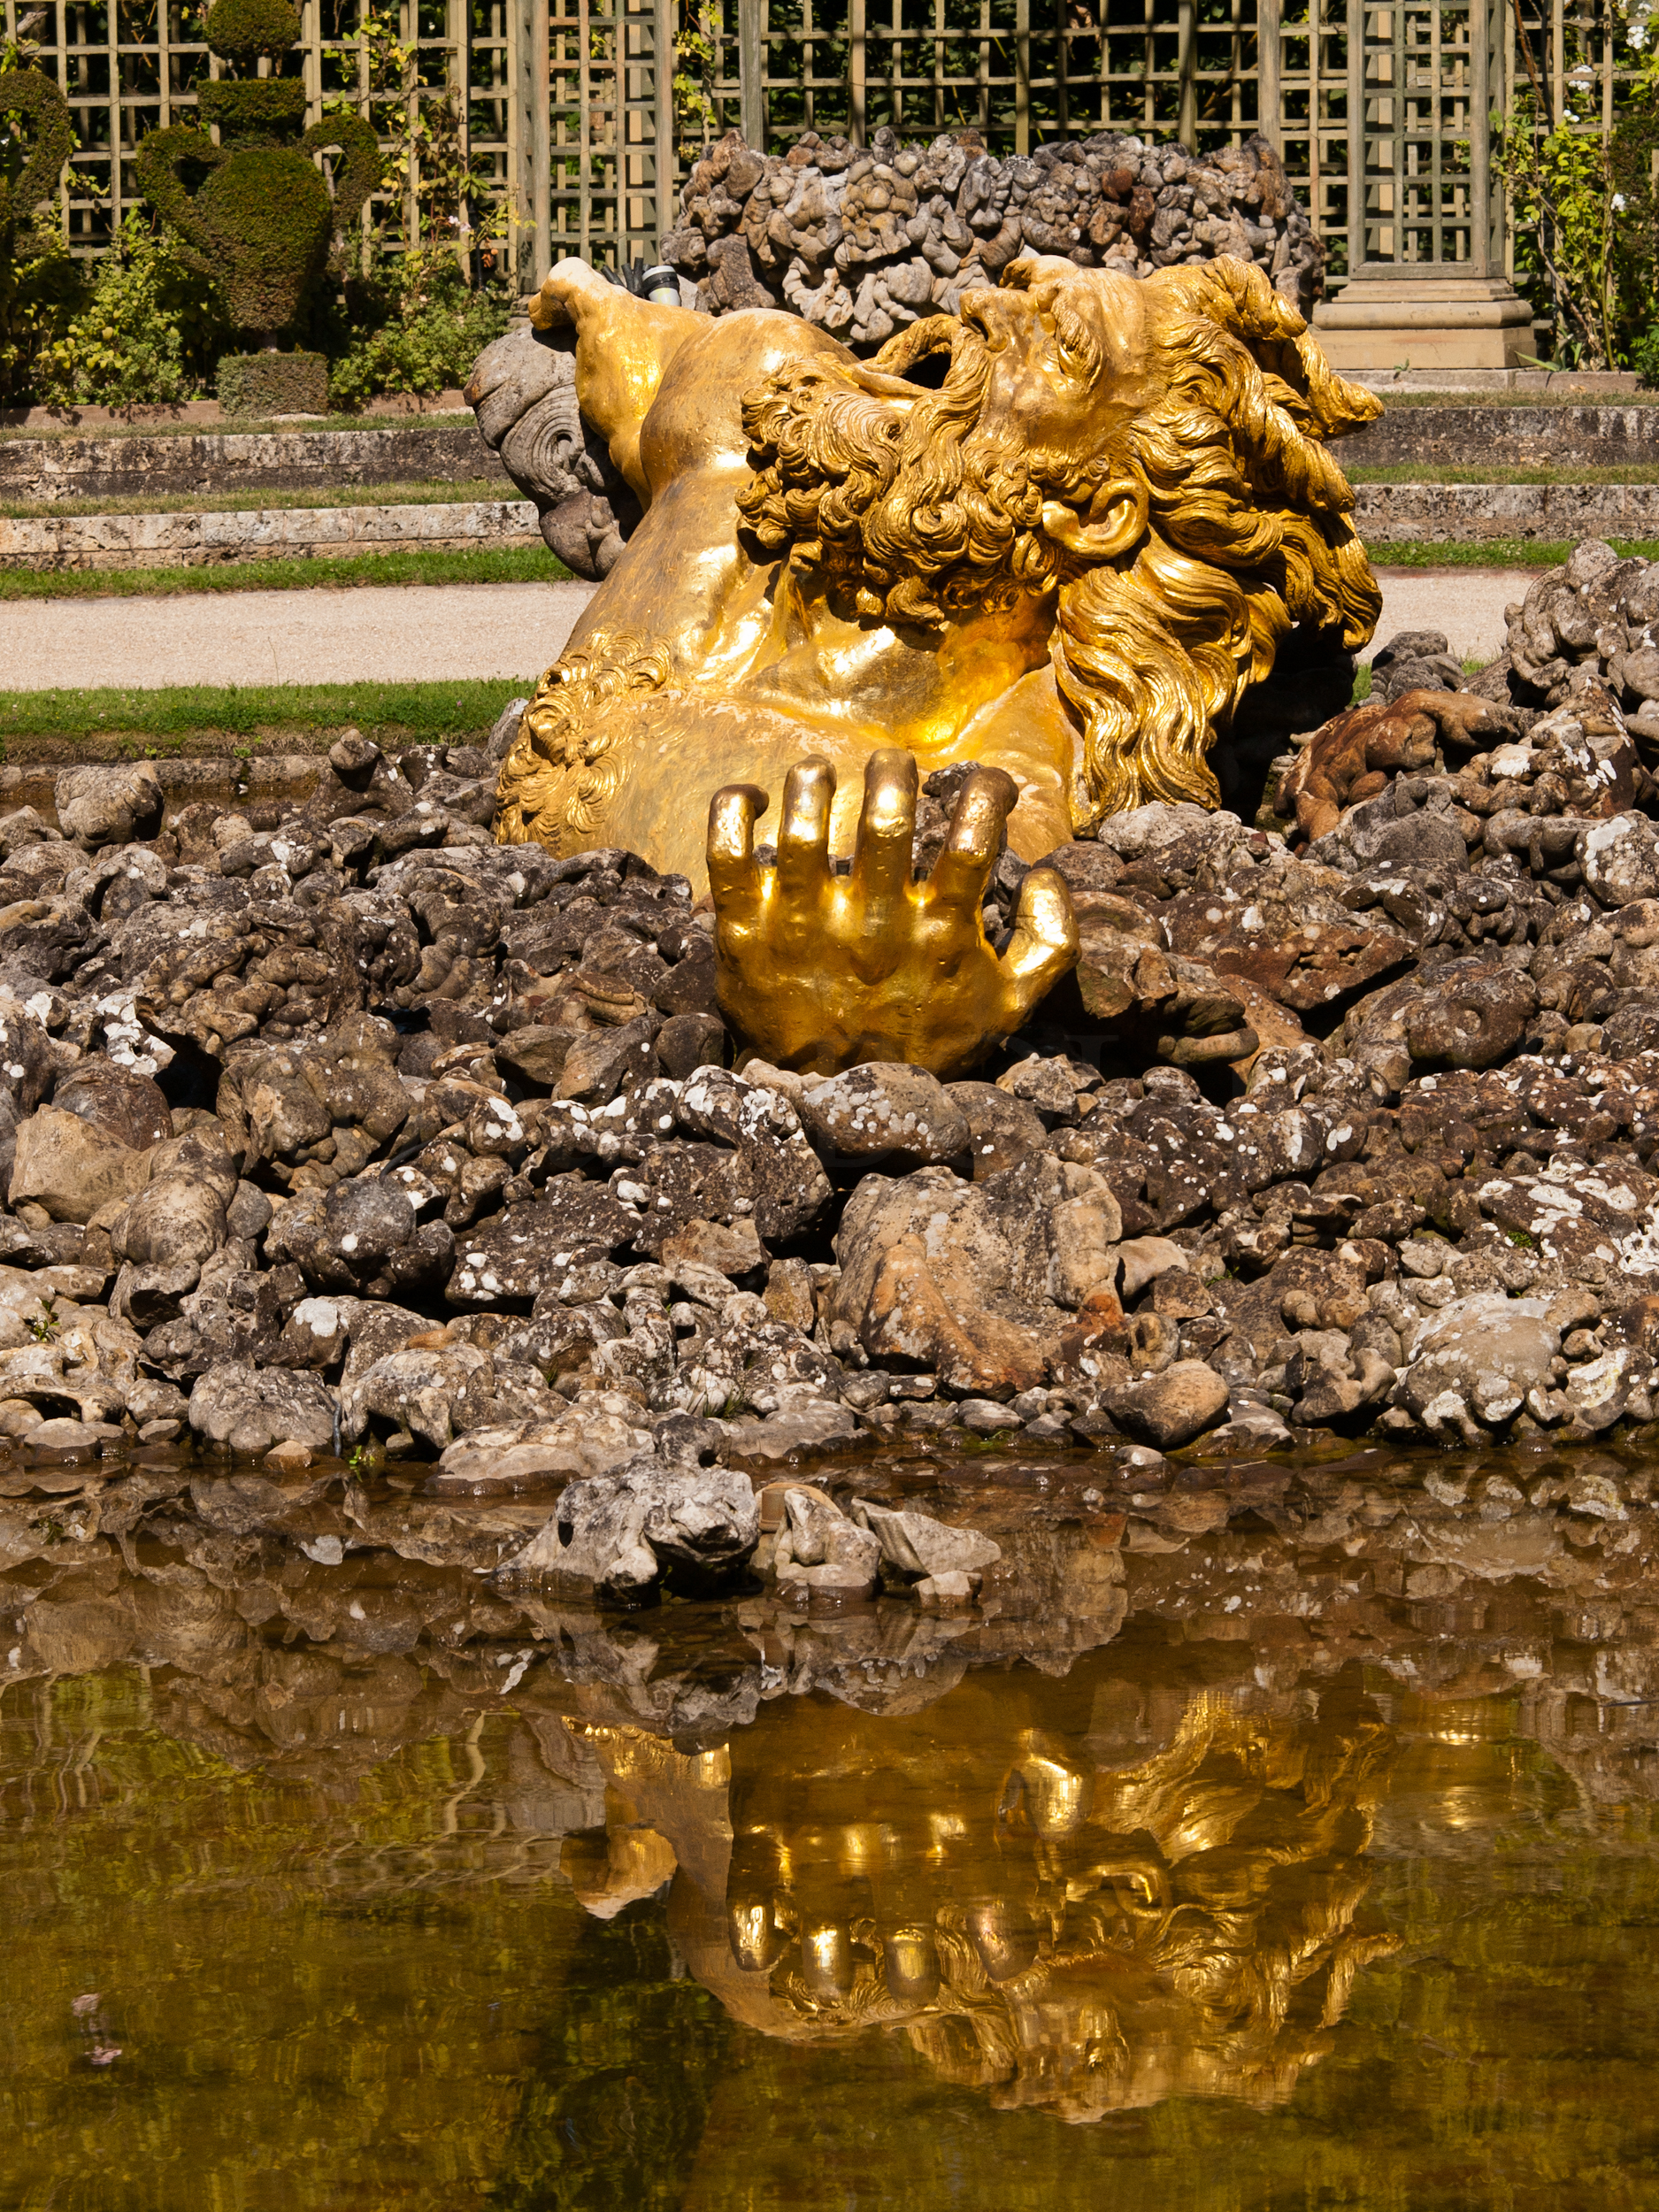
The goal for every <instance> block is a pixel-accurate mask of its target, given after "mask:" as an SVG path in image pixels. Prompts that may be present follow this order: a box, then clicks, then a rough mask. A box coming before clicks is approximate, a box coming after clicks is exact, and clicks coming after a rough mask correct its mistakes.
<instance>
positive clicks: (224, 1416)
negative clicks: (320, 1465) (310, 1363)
mask: <svg viewBox="0 0 1659 2212" xmlns="http://www.w3.org/2000/svg"><path fill="white" fill-rule="evenodd" d="M189 1421H190V1426H191V1427H192V1428H193V1429H194V1430H195V1431H196V1434H197V1435H198V1436H201V1437H205V1438H206V1440H207V1441H208V1442H209V1443H210V1444H223V1445H226V1446H227V1447H228V1448H229V1449H230V1450H231V1451H233V1452H268V1451H269V1450H270V1448H271V1447H272V1446H273V1444H281V1443H287V1442H292V1443H296V1444H304V1445H308V1446H309V1447H310V1448H311V1449H312V1450H314V1451H319V1450H326V1449H328V1448H330V1447H331V1446H332V1444H333V1442H334V1392H333V1391H332V1390H330V1389H329V1387H328V1386H327V1384H326V1383H325V1382H323V1381H321V1380H320V1379H319V1378H318V1377H317V1376H315V1375H311V1374H303V1373H293V1372H290V1371H285V1370H283V1369H280V1368H275V1369H272V1368H257V1367H250V1366H248V1365H246V1364H244V1363H239V1362H234V1361H226V1362H224V1363H220V1364H219V1365H216V1366H213V1367H210V1368H209V1369H208V1371H207V1372H206V1373H205V1374H204V1375H203V1376H201V1377H200V1379H198V1380H197V1382H196V1387H195V1389H194V1390H192V1391H191V1393H190V1407H189Z"/></svg>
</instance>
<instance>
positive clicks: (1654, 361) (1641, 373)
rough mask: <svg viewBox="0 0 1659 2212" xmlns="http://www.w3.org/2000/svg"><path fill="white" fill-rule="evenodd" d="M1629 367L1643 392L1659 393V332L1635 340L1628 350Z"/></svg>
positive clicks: (1648, 333) (1654, 331)
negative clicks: (1633, 371) (1634, 373)
mask: <svg viewBox="0 0 1659 2212" xmlns="http://www.w3.org/2000/svg"><path fill="white" fill-rule="evenodd" d="M1630 365H1631V366H1632V369H1634V370H1635V372H1636V375H1637V379H1638V380H1639V382H1640V385H1641V388H1642V389H1643V390H1644V391H1646V392H1652V391H1659V330H1650V331H1648V332H1647V334H1645V335H1644V336H1643V337H1640V338H1638V339H1637V341H1636V342H1635V344H1634V345H1633V346H1632V348H1631V349H1630Z"/></svg>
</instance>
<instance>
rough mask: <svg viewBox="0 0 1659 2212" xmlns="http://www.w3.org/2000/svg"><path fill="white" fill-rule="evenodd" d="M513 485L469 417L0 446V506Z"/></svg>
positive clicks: (32, 440)
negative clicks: (341, 488)
mask: <svg viewBox="0 0 1659 2212" xmlns="http://www.w3.org/2000/svg"><path fill="white" fill-rule="evenodd" d="M493 479H495V480H500V483H501V485H502V488H503V491H505V490H506V489H507V488H508V483H509V480H508V477H507V473H506V471H505V470H504V469H503V467H502V465H501V463H500V461H499V460H498V459H497V457H496V456H495V454H494V453H493V452H492V451H491V450H490V449H489V447H488V446H487V445H486V444H485V442H484V441H483V439H482V438H481V437H480V435H479V433H478V428H477V426H476V425H475V424H474V423H473V422H472V420H471V419H470V418H469V419H467V420H466V421H465V422H424V423H423V422H417V421H414V420H410V421H406V422H402V423H397V424H393V423H390V422H385V423H379V424H365V426H363V428H361V429H351V430H300V429H293V430H225V431H214V432H207V433H204V434H202V435H200V436H196V437H183V436H173V435H166V436H158V437H150V438H144V437H135V436H133V435H131V434H122V435H120V436H119V437H118V436H110V435H105V436H103V437H98V436H96V435H94V436H89V437H85V438H40V439H35V438H15V439H0V498H4V499H8V500H17V501H24V500H27V501H31V502H34V501H39V502H42V503H44V502H46V501H48V500H59V499H133V498H142V497H143V496H145V495H157V496H174V495H178V494H180V493H189V494H200V495H203V496H204V498H205V497H211V495H212V493H213V492H215V491H216V490H219V489H221V488H222V489H224V490H227V491H228V490H234V491H239V492H248V491H309V490H311V489H312V488H315V489H316V490H317V491H318V492H319V493H321V494H324V495H326V494H327V493H328V492H329V491H330V490H332V489H333V488H334V487H335V486H337V485H341V484H393V483H403V484H415V483H457V482H469V481H488V480H493Z"/></svg>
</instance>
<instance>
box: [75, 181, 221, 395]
mask: <svg viewBox="0 0 1659 2212" xmlns="http://www.w3.org/2000/svg"><path fill="white" fill-rule="evenodd" d="M65 258H66V257H65ZM93 267H94V269H95V271H96V274H95V275H94V276H93V278H92V280H91V287H90V296H89V297H87V298H85V299H84V301H83V303H81V304H79V306H78V308H77V311H75V312H73V314H71V315H70V316H69V317H68V319H67V326H66V327H65V329H64V330H63V332H62V334H61V335H58V336H55V337H53V338H52V339H51V340H50V342H48V343H45V344H43V345H42V346H41V347H40V348H39V349H38V352H37V353H36V356H35V373H34V386H35V393H36V395H37V396H38V397H39V398H40V399H41V400H42V402H44V403H47V404H49V405H58V406H65V407H69V406H104V407H134V406H153V405H165V404H171V403H177V402H179V401H180V400H186V399H190V398H193V397H194V396H195V395H196V392H197V391H199V390H200V388H201V387H202V383H203V380H204V378H205V377H206V375H207V373H208V372H209V369H210V366H211V362H212V360H213V358H214V357H215V356H216V355H217V354H218V353H219V350H220V349H222V347H223V346H224V344H225V342H226V340H227V337H228V335H229V332H228V328H227V324H226V320H225V315H224V311H223V309H222V307H221V306H220V304H219V301H218V300H217V298H216V297H215V296H214V294H213V292H212V290H211V288H210V286H209V285H208V284H207V283H206V282H205V281H204V279H203V277H202V276H201V275H200V274H199V273H196V271H195V270H193V269H191V268H189V267H188V266H187V265H186V264H185V262H184V260H183V258H182V257H180V254H179V252H178V250H177V249H176V248H175V247H174V246H173V244H172V242H170V241H169V240H167V239H165V238H161V237H157V235H156V234H155V233H154V232H153V231H152V230H151V229H150V227H149V225H148V224H146V223H145V221H144V220H143V219H142V217H141V216H139V215H138V214H136V213H134V214H132V215H129V216H128V217H127V220H126V222H125V223H124V224H123V225H122V227H121V232H120V235H119V239H118V240H117V242H116V245H115V248H114V250H112V251H111V252H110V253H108V254H106V255H105V256H104V258H103V260H102V261H99V262H96V263H95V264H94V265H93Z"/></svg>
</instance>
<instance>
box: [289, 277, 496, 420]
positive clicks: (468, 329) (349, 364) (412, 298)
mask: <svg viewBox="0 0 1659 2212" xmlns="http://www.w3.org/2000/svg"><path fill="white" fill-rule="evenodd" d="M348 316H349V324H348V328H349V325H350V324H355V325H356V326H357V334H355V335H353V336H351V337H350V339H349V342H348V344H347V345H346V347H345V348H344V349H343V351H342V355H341V357H340V358H338V359H337V360H336V361H335V363H334V370H333V373H332V374H331V376H330V378H329V396H330V400H331V403H333V404H334V406H336V407H340V408H344V409H350V408H354V407H361V406H362V404H363V403H364V402H365V400H369V399H373V398H374V397H375V396H377V395H378V394H380V393H381V392H409V393H423V394H426V395H427V396H430V395H432V394H434V393H436V392H442V391H446V390H449V388H452V387H454V386H457V385H460V384H464V383H465V381H466V377H467V373H468V371H469V370H470V369H471V368H472V363H473V362H474V360H476V358H477V357H478V356H479V354H480V352H481V351H482V350H483V349H484V347H486V346H487V345H488V343H489V342H490V341H491V340H492V339H493V338H499V337H500V336H501V334H502V333H503V331H504V330H505V329H506V327H507V324H508V321H509V319H510V317H511V295H510V293H509V292H508V290H507V288H506V287H505V286H501V287H486V288H483V289H481V290H479V291H473V290H472V288H470V287H469V285H468V284H467V281H466V280H465V277H464V276H463V275H462V273H461V272H460V270H459V269H458V268H457V265H456V262H455V257H454V256H453V255H452V254H451V253H449V252H448V251H447V250H445V249H443V248H442V247H436V248H432V249H429V250H426V251H425V252H421V253H413V254H409V255H406V256H405V257H403V260H402V261H401V262H398V263H396V264H395V265H393V266H392V268H391V269H390V271H389V273H387V274H386V275H383V276H382V277H380V279H379V280H373V281H371V282H369V283H366V284H362V285H355V286H352V287H350V288H349V291H348V295H347V296H346V298H345V300H344V301H343V302H342V319H345V317H348Z"/></svg>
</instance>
